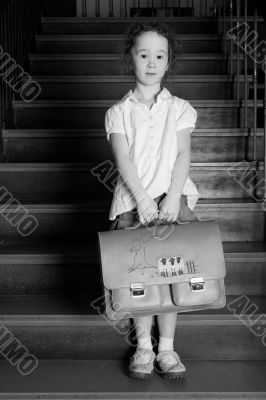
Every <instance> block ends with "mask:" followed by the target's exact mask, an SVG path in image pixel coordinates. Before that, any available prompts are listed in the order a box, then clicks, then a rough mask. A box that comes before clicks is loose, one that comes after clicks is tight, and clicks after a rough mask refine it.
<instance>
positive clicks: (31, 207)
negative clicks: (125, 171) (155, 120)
mask: <svg viewBox="0 0 266 400" xmlns="http://www.w3.org/2000/svg"><path fill="white" fill-rule="evenodd" d="M20 200H22V199H20ZM26 200H27V203H25V201H26ZM23 205H24V206H25V207H27V209H28V211H38V210H39V211H41V210H42V211H44V212H49V211H56V210H58V211H62V212H64V211H65V212H71V211H72V212H79V211H80V212H87V211H89V212H93V211H94V212H95V211H96V212H97V211H99V212H101V211H102V210H103V209H106V208H108V207H110V200H109V199H106V198H105V199H103V198H102V197H99V198H98V199H97V198H96V197H94V199H93V200H91V201H84V202H82V201H75V202H74V203H73V202H71V203H62V202H60V203H59V202H58V203H56V202H49V203H44V202H42V203H40V202H38V203H35V202H32V201H31V200H30V199H23ZM196 207H197V208H202V209H204V208H208V209H210V208H214V209H215V208H217V207H219V208H225V209H226V208H230V209H231V208H235V209H239V210H240V211H243V210H248V209H250V210H257V211H263V209H262V206H261V204H260V203H258V202H257V201H255V200H253V199H252V198H242V199H241V198H237V199H228V198H226V199H221V198H219V199H211V198H208V199H199V200H198V202H197V205H196ZM8 209H9V210H10V211H11V210H16V212H24V211H21V210H17V206H16V205H13V204H10V206H9V207H8Z"/></svg>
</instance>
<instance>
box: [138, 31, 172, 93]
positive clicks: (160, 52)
mask: <svg viewBox="0 0 266 400" xmlns="http://www.w3.org/2000/svg"><path fill="white" fill-rule="evenodd" d="M131 59H132V64H133V69H134V74H135V77H136V80H137V81H138V82H140V83H141V84H143V85H145V86H153V85H156V84H158V83H160V82H161V80H162V79H163V77H164V74H165V71H166V70H167V68H168V40H167V39H166V38H165V37H164V36H161V35H159V34H158V33H157V32H153V31H150V32H143V33H141V34H140V35H139V36H137V38H136V43H135V45H134V46H133V47H132V49H131Z"/></svg>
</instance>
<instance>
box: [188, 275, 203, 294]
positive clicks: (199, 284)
mask: <svg viewBox="0 0 266 400" xmlns="http://www.w3.org/2000/svg"><path fill="white" fill-rule="evenodd" d="M189 285H190V290H191V291H192V292H204V290H205V282H204V279H203V278H190V280H189Z"/></svg>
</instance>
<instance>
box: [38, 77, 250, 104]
mask: <svg viewBox="0 0 266 400" xmlns="http://www.w3.org/2000/svg"><path fill="white" fill-rule="evenodd" d="M32 79H33V80H34V81H36V82H38V83H39V84H40V86H41V88H42V91H41V93H40V96H39V100H40V99H65V100H67V99H73V100H74V99H91V100H101V99H102V98H105V99H111V100H113V99H114V100H115V99H117V98H122V97H123V96H124V94H125V93H127V92H128V91H129V90H130V89H132V90H133V89H134V86H135V79H134V77H133V76H119V75H116V76H115V75H113V76H100V75H91V76H74V75H73V76H71V75H70V76H69V75H68V76H63V75H62V76H52V75H51V76H49V75H47V76H33V77H32ZM251 80H252V77H251V76H249V77H248V81H249V82H251ZM164 86H165V87H166V88H167V89H168V90H170V92H171V93H172V94H173V95H175V94H177V93H178V97H180V98H185V97H186V98H189V99H201V100H204V99H206V100H208V99H213V100H215V99H220V100H222V99H228V100H230V99H232V98H236V82H234V80H232V78H230V76H227V75H217V76H216V75H202V76H200V75H197V76H193V75H190V76H184V77H182V78H181V77H180V76H175V75H171V76H169V77H168V78H167V80H166V81H165V83H164ZM243 97H244V77H243V76H240V98H243Z"/></svg>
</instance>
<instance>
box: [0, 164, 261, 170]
mask: <svg viewBox="0 0 266 400" xmlns="http://www.w3.org/2000/svg"><path fill="white" fill-rule="evenodd" d="M96 165H97V163H93V162H73V163H71V162H70V163H51V162H46V163H37V162H36V163H35V162H33V163H31V162H24V163H16V162H10V163H1V162H0V171H2V172H4V171H19V172H20V171H32V170H36V171H39V170H44V171H48V170H49V171H50V170H52V171H56V170H64V171H67V170H73V171H81V170H83V171H84V170H85V171H90V170H91V168H93V167H94V166H96ZM247 166H248V167H249V169H252V170H253V169H256V166H255V163H254V162H253V161H245V164H243V162H239V163H236V162H191V164H190V169H191V170H200V169H206V168H207V169H210V168H212V169H223V170H227V169H228V168H232V167H234V169H246V168H247ZM257 168H258V169H259V170H263V168H264V162H263V161H259V162H258V167H257Z"/></svg>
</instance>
